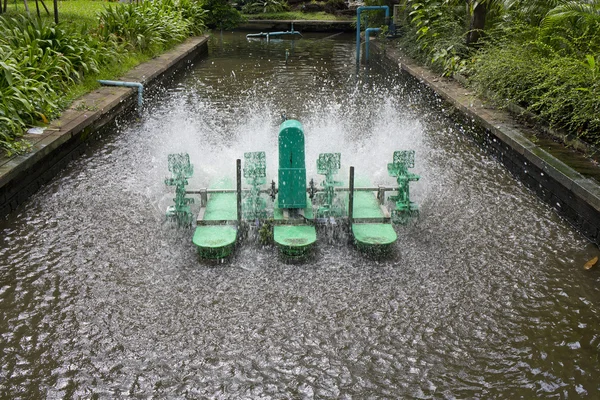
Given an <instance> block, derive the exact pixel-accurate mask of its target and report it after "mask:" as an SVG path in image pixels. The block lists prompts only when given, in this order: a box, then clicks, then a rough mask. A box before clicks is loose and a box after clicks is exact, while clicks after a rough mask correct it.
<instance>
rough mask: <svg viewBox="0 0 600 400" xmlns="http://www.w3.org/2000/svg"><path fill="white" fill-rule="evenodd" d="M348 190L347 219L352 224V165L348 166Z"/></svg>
mask: <svg viewBox="0 0 600 400" xmlns="http://www.w3.org/2000/svg"><path fill="white" fill-rule="evenodd" d="M349 186H350V192H349V193H348V221H349V222H350V225H352V222H353V221H352V217H353V216H352V214H353V211H354V167H350V185H349Z"/></svg>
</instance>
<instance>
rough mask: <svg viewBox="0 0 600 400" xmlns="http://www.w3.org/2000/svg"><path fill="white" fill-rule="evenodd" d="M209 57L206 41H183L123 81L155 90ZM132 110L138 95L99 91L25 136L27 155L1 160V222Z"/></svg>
mask: <svg viewBox="0 0 600 400" xmlns="http://www.w3.org/2000/svg"><path fill="white" fill-rule="evenodd" d="M207 53H208V35H204V36H199V37H193V38H189V39H187V40H186V41H185V42H183V43H182V44H180V45H178V46H176V47H175V48H174V49H172V50H170V51H168V52H166V53H164V54H162V55H160V56H158V57H156V58H154V59H152V60H150V61H148V62H146V63H143V64H140V65H138V66H137V67H135V68H134V69H132V70H131V71H129V72H128V73H127V74H126V75H125V76H123V77H121V78H120V80H122V81H132V82H140V83H142V84H143V85H144V86H146V85H154V84H155V83H157V82H159V81H160V80H162V79H164V78H166V77H168V76H170V75H171V74H172V73H174V72H175V71H177V70H178V69H179V68H181V67H183V66H184V65H185V64H187V63H189V62H191V61H192V60H193V59H195V58H196V57H198V56H200V55H204V54H207ZM136 104H137V89H135V88H125V87H101V88H99V89H97V90H94V91H93V92H91V93H88V94H86V95H84V96H82V97H80V98H79V99H77V100H76V101H75V102H74V103H73V104H72V105H71V107H70V108H69V109H67V110H65V111H64V112H63V113H62V116H61V117H60V118H59V119H57V120H54V121H52V122H51V123H50V125H49V127H48V129H47V130H46V132H44V133H43V134H41V135H34V134H27V135H25V139H27V140H28V141H30V142H31V143H32V144H33V148H32V151H31V152H29V153H27V154H24V155H20V156H14V157H10V158H8V157H5V156H4V157H0V216H5V215H8V214H9V213H10V212H12V211H14V210H15V209H16V208H17V207H18V205H19V204H21V203H23V202H24V201H25V200H26V199H27V198H28V197H29V196H31V195H32V194H33V193H35V192H36V191H37V190H38V189H39V188H40V187H41V185H42V184H44V183H46V182H48V181H49V180H50V179H52V178H53V177H54V176H56V174H57V173H58V172H59V171H60V170H61V169H62V168H63V167H64V166H65V165H66V164H68V162H69V161H71V160H72V159H74V158H76V157H78V156H79V155H80V154H81V153H82V152H83V149H82V147H83V146H81V145H82V144H83V143H85V142H86V141H87V140H89V138H91V137H93V136H94V133H95V132H97V131H98V130H99V129H100V128H102V127H103V126H105V125H107V124H108V123H110V122H113V121H114V120H115V118H117V117H119V116H121V115H123V114H124V113H125V112H127V111H131V110H132V109H133V108H134V107H135V105H136Z"/></svg>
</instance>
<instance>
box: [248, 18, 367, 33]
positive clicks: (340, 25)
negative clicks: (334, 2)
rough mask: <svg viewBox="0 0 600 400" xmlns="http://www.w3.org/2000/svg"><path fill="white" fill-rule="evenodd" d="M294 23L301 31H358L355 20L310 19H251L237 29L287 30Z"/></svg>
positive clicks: (295, 28) (295, 27)
mask: <svg viewBox="0 0 600 400" xmlns="http://www.w3.org/2000/svg"><path fill="white" fill-rule="evenodd" d="M292 24H294V30H298V31H300V32H356V26H353V24H354V22H353V21H309V20H301V19H298V20H276V19H251V20H248V21H246V22H244V23H243V24H240V25H239V26H238V27H237V28H236V29H238V30H251V31H265V32H267V31H287V30H290V29H291V27H292Z"/></svg>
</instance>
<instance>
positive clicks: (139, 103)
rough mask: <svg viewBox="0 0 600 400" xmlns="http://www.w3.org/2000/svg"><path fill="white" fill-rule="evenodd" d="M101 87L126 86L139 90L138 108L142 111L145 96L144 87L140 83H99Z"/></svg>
mask: <svg viewBox="0 0 600 400" xmlns="http://www.w3.org/2000/svg"><path fill="white" fill-rule="evenodd" d="M98 82H99V83H100V84H101V85H105V86H125V87H134V88H137V89H138V108H139V109H140V110H141V109H142V103H143V94H144V85H142V84H141V83H139V82H124V81H105V80H99V81H98Z"/></svg>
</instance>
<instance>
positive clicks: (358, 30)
mask: <svg viewBox="0 0 600 400" xmlns="http://www.w3.org/2000/svg"><path fill="white" fill-rule="evenodd" d="M363 10H364V11H367V10H385V18H386V20H387V21H389V18H390V8H389V7H388V6H362V7H358V8H357V9H356V63H357V64H358V63H359V62H360V13H361V12H363Z"/></svg>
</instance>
